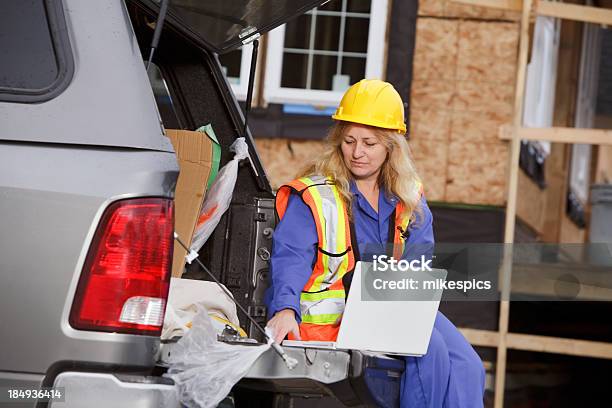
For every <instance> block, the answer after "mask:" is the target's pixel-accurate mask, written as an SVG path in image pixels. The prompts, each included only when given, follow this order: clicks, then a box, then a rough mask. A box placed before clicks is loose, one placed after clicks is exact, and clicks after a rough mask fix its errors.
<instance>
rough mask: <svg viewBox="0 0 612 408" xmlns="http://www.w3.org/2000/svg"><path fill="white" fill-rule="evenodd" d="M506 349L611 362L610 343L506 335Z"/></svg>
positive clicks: (515, 334) (516, 334)
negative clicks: (600, 359)
mask: <svg viewBox="0 0 612 408" xmlns="http://www.w3.org/2000/svg"><path fill="white" fill-rule="evenodd" d="M507 342H508V348H511V349H515V350H524V351H535V352H540V353H554V354H565V355H570V356H579V357H591V358H602V359H608V360H612V343H605V342H601V341H591V340H577V339H567V338H561V337H549V336H536V335H534V334H519V333H508V335H507Z"/></svg>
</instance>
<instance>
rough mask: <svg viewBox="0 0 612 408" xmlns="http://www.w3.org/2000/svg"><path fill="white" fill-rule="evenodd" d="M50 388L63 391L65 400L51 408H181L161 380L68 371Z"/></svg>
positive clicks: (173, 390)
mask: <svg viewBox="0 0 612 408" xmlns="http://www.w3.org/2000/svg"><path fill="white" fill-rule="evenodd" d="M53 387H56V388H63V391H64V400H63V401H56V402H52V403H51V404H49V405H50V406H51V407H52V408H82V407H89V408H97V407H113V408H123V407H126V408H128V407H129V408H153V407H155V408H180V406H181V405H180V403H179V399H178V392H177V389H176V387H175V385H174V383H173V382H172V380H170V379H167V378H163V377H146V376H134V375H129V376H128V375H119V374H117V375H113V374H106V373H83V372H74V371H67V372H63V373H61V374H59V375H58V376H57V377H56V379H55V382H54V383H53Z"/></svg>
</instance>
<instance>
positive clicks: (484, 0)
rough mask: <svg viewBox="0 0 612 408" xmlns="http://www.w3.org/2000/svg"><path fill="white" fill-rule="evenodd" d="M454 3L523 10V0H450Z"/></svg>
mask: <svg viewBox="0 0 612 408" xmlns="http://www.w3.org/2000/svg"><path fill="white" fill-rule="evenodd" d="M450 1H451V2H452V3H460V4H465V5H468V6H477V7H488V8H493V9H499V10H506V11H518V12H519V13H520V12H521V10H523V2H522V0H450Z"/></svg>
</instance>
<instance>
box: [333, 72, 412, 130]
mask: <svg viewBox="0 0 612 408" xmlns="http://www.w3.org/2000/svg"><path fill="white" fill-rule="evenodd" d="M332 119H335V120H343V121H345V122H353V123H361V124H363V125H370V126H376V127H380V128H385V129H395V130H397V131H398V133H402V134H403V133H406V124H405V123H404V103H403V102H402V98H401V96H400V95H399V93H397V91H396V90H395V88H394V87H393V85H391V84H390V83H388V82H385V81H381V80H379V79H362V80H361V81H359V82H357V83H356V84H354V85H353V86H351V87H350V88H349V89H348V90H347V91H346V92H345V93H344V96H343V97H342V101H341V102H340V106H338V109H337V110H336V113H335V114H334V115H332Z"/></svg>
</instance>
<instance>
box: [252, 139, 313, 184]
mask: <svg viewBox="0 0 612 408" xmlns="http://www.w3.org/2000/svg"><path fill="white" fill-rule="evenodd" d="M255 147H256V148H257V153H258V154H259V158H260V159H261V161H262V164H263V166H264V169H265V170H266V174H267V175H268V178H269V179H270V184H271V185H272V188H273V189H274V190H276V189H278V187H280V186H281V185H283V184H284V183H287V182H289V181H291V180H293V179H295V178H296V176H297V175H298V173H299V172H300V171H301V170H302V169H303V168H304V167H306V165H307V164H308V163H310V162H311V161H312V160H313V159H315V158H316V157H318V156H319V154H320V153H321V152H322V151H323V147H324V145H323V142H322V141H318V140H286V139H255Z"/></svg>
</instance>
